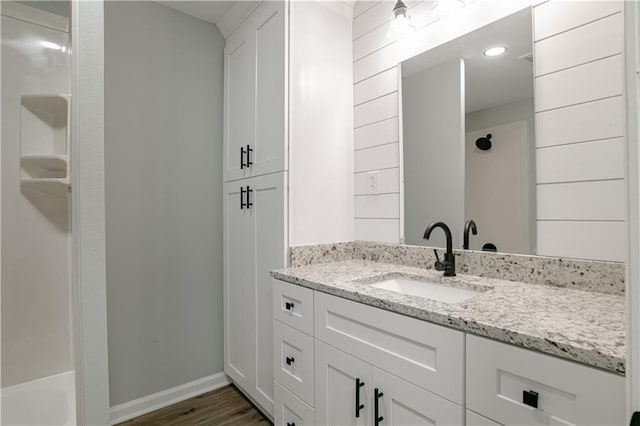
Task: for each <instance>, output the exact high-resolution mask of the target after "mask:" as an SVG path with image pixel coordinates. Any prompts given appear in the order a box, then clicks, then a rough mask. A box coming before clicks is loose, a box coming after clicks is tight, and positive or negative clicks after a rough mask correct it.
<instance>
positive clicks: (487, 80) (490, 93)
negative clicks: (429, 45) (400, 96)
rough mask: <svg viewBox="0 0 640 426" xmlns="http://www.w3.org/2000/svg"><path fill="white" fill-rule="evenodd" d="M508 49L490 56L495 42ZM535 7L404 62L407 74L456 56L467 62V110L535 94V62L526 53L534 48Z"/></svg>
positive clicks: (476, 109)
mask: <svg viewBox="0 0 640 426" xmlns="http://www.w3.org/2000/svg"><path fill="white" fill-rule="evenodd" d="M497 45H500V46H505V47H507V52H506V53H505V54H504V55H501V56H496V57H492V58H489V57H486V56H484V54H483V52H484V51H485V50H486V49H487V48H488V47H491V46H497ZM532 46H533V42H532V38H531V9H530V8H529V9H525V10H523V11H521V12H518V13H516V14H514V15H511V16H508V17H506V18H504V19H501V20H499V21H496V22H494V23H492V24H490V25H487V26H485V27H482V28H480V29H478V30H476V31H473V32H471V33H469V34H466V35H464V36H462V37H460V38H457V39H455V40H452V41H450V42H448V43H446V44H443V45H442V46H438V47H436V48H434V49H431V50H429V51H427V52H425V53H423V54H421V55H418V56H415V57H413V58H411V59H408V60H406V61H404V62H403V63H402V75H403V77H404V76H407V75H411V74H414V73H416V72H419V71H422V70H424V69H426V68H429V67H432V66H434V65H437V64H441V63H443V62H446V61H449V60H453V59H456V58H460V57H462V58H464V62H465V112H473V111H479V110H482V109H486V108H491V107H494V106H498V105H505V104H509V103H512V102H517V101H520V100H524V99H529V98H533V64H531V63H530V62H528V61H526V60H525V59H519V58H520V57H521V56H523V55H527V54H529V53H531V51H532V49H533V47H532Z"/></svg>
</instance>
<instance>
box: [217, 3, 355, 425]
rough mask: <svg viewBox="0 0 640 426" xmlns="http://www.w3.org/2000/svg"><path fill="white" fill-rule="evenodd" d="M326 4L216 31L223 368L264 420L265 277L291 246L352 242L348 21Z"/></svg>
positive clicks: (279, 8)
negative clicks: (220, 94)
mask: <svg viewBox="0 0 640 426" xmlns="http://www.w3.org/2000/svg"><path fill="white" fill-rule="evenodd" d="M345 6H346V3H345ZM327 7H328V6H327V5H323V4H322V3H320V2H316V1H309V2H306V1H302V2H291V3H290V2H288V1H265V2H262V3H261V4H260V5H259V6H258V7H257V8H255V9H254V10H253V12H251V13H250V15H249V16H248V17H247V18H246V19H244V21H243V22H242V23H241V24H240V25H239V26H237V27H236V28H235V30H233V31H232V32H231V34H225V38H226V42H225V85H224V86H225V87H224V98H225V99H224V105H225V108H224V110H225V112H224V153H223V161H222V162H223V174H224V181H225V183H224V222H225V226H224V344H225V351H224V354H225V365H224V371H225V373H226V374H227V375H228V376H229V378H230V379H231V380H233V382H234V383H236V384H237V385H238V386H239V387H240V388H241V389H242V391H243V392H244V393H245V394H247V395H248V396H249V397H250V398H252V399H253V401H254V402H255V403H257V404H258V405H259V406H260V408H262V409H263V411H264V412H265V413H267V414H268V415H270V416H273V408H274V403H273V401H274V384H273V325H272V319H271V318H272V312H271V300H272V290H271V288H272V285H271V278H270V275H269V271H270V270H273V269H278V268H283V267H285V266H286V263H287V260H286V259H287V250H288V246H289V245H290V244H292V243H295V244H312V243H321V242H327V241H325V239H329V240H328V241H341V240H343V241H348V240H352V239H353V231H352V229H353V210H352V209H351V210H349V209H348V208H344V207H342V206H345V203H344V200H349V199H352V198H353V187H352V182H353V161H352V133H351V132H352V131H351V130H350V129H351V128H352V126H353V125H352V118H351V117H352V108H353V102H352V98H351V96H347V97H345V93H351V85H350V84H351V57H352V56H351V22H352V20H351V17H350V16H349V15H348V13H347V14H345V13H341V12H340V10H334V9H333V8H327ZM334 7H335V5H334ZM318 20H321V21H322V22H321V24H318V22H317V21H318ZM294 24H295V25H294ZM312 24H313V25H312ZM332 29H333V30H332ZM326 31H329V32H328V33H326ZM309 39H312V40H315V41H314V44H313V50H314V54H313V55H311V56H310V54H309V52H307V50H308V46H307V43H306V42H305V40H309ZM296 41H297V42H296ZM290 45H291V46H294V45H295V46H297V47H296V48H292V49H289V46H290ZM316 57H320V58H322V61H321V62H317V61H315V58H316ZM314 61H315V62H314ZM291 104H296V107H295V108H292V107H290V105H291ZM311 106H313V108H311ZM336 114H338V116H339V119H335V118H332V117H335V115H336ZM290 153H291V154H290ZM346 205H347V206H348V203H346ZM336 206H339V207H336ZM314 223H316V224H320V223H329V224H330V225H331V228H330V229H329V230H327V229H326V228H323V227H320V226H318V227H317V229H315V228H314V227H309V226H305V224H314ZM296 229H299V230H300V231H295V230H296ZM290 230H291V231H290ZM293 234H296V235H297V236H298V237H297V238H296V239H295V240H294V239H293V238H292V235H293Z"/></svg>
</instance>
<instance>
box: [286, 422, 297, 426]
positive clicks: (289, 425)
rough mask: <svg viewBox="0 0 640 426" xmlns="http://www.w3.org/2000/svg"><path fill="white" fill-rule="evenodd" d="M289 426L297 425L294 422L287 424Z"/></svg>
mask: <svg viewBox="0 0 640 426" xmlns="http://www.w3.org/2000/svg"><path fill="white" fill-rule="evenodd" d="M287 426H296V424H295V423H293V422H291V423H289V422H287Z"/></svg>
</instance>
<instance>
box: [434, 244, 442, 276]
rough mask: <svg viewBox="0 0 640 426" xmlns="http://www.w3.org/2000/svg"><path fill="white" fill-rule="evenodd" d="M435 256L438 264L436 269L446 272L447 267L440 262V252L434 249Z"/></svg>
mask: <svg viewBox="0 0 640 426" xmlns="http://www.w3.org/2000/svg"><path fill="white" fill-rule="evenodd" d="M433 254H435V255H436V263H435V265H434V267H435V268H436V271H444V270H445V265H444V264H443V263H442V262H440V256H438V251H437V250H436V249H433Z"/></svg>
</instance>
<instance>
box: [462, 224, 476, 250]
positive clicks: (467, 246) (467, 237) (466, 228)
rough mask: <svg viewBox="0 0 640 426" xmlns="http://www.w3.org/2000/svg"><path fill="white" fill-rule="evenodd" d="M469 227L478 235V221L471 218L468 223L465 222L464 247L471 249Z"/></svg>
mask: <svg viewBox="0 0 640 426" xmlns="http://www.w3.org/2000/svg"><path fill="white" fill-rule="evenodd" d="M469 229H471V232H473V235H478V228H477V227H476V223H475V222H474V221H473V219H469V220H468V221H467V223H465V224H464V236H463V242H462V248H463V249H465V250H469Z"/></svg>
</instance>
